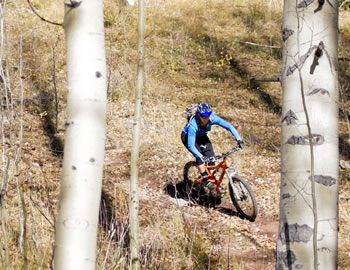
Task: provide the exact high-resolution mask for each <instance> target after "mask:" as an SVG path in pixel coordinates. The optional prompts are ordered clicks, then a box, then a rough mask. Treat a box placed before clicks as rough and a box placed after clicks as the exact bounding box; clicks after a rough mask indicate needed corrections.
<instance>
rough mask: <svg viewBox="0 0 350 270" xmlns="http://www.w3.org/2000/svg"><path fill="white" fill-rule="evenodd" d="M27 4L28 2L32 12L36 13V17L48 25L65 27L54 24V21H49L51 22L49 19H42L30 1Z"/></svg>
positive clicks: (61, 24) (60, 24)
mask: <svg viewBox="0 0 350 270" xmlns="http://www.w3.org/2000/svg"><path fill="white" fill-rule="evenodd" d="M27 2H28V4H29V7H30V9H31V10H32V11H33V12H34V14H35V15H36V16H38V17H39V18H40V19H41V20H42V21H44V22H47V23H50V24H53V25H59V26H63V23H56V22H52V21H49V20H47V19H45V18H43V17H41V16H40V15H39V13H38V12H37V11H36V10H35V9H34V8H33V6H32V4H31V2H30V0H27Z"/></svg>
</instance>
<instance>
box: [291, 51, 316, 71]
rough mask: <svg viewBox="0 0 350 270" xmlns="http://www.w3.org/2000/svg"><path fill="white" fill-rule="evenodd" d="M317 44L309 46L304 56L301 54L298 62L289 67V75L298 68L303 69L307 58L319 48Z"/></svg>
mask: <svg viewBox="0 0 350 270" xmlns="http://www.w3.org/2000/svg"><path fill="white" fill-rule="evenodd" d="M317 47H318V46H317V45H314V46H312V47H311V48H309V50H308V51H307V52H306V53H305V54H303V55H302V56H300V58H299V60H298V61H297V63H295V64H294V65H293V66H290V67H289V68H288V69H287V73H286V75H287V76H289V75H292V74H293V73H294V71H295V70H296V69H298V68H299V69H301V68H302V66H303V65H304V63H305V61H306V59H307V58H308V57H309V56H310V55H311V53H312V52H313V51H314V50H316V49H317Z"/></svg>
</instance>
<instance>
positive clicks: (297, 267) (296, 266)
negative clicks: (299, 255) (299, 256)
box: [295, 264, 304, 269]
mask: <svg viewBox="0 0 350 270" xmlns="http://www.w3.org/2000/svg"><path fill="white" fill-rule="evenodd" d="M303 268H304V265H302V264H296V265H295V269H303Z"/></svg>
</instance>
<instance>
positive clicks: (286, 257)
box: [276, 250, 296, 270]
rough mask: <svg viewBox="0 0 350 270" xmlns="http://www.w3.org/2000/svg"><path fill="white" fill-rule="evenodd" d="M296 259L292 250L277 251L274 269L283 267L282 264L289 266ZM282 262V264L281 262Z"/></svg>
mask: <svg viewBox="0 0 350 270" xmlns="http://www.w3.org/2000/svg"><path fill="white" fill-rule="evenodd" d="M295 261H296V256H295V254H294V252H293V251H291V250H287V251H282V252H277V267H276V269H281V270H282V269H284V267H283V264H284V265H285V266H286V267H291V266H292V265H293V264H294V263H295ZM282 263H283V264H282Z"/></svg>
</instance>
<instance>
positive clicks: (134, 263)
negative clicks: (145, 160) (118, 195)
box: [130, 0, 145, 269]
mask: <svg viewBox="0 0 350 270" xmlns="http://www.w3.org/2000/svg"><path fill="white" fill-rule="evenodd" d="M144 17H145V16H144V0H139V21H138V57H137V86H136V87H137V88H136V93H135V115H134V117H135V123H134V124H135V126H134V129H133V135H132V138H133V141H132V149H131V162H130V269H140V259H139V253H140V251H139V250H140V247H139V246H140V244H139V217H138V216H139V191H138V164H137V162H138V158H139V149H140V130H141V115H142V114H141V109H142V87H143V72H144V28H145V18H144Z"/></svg>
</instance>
